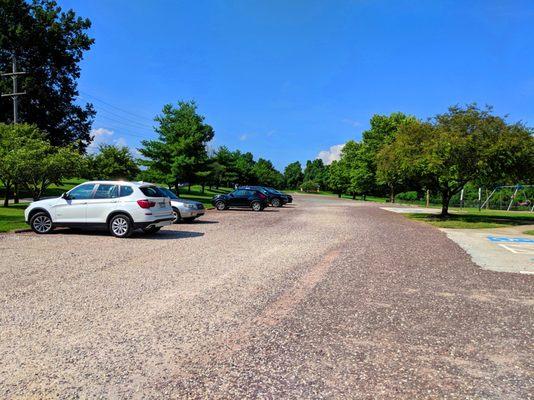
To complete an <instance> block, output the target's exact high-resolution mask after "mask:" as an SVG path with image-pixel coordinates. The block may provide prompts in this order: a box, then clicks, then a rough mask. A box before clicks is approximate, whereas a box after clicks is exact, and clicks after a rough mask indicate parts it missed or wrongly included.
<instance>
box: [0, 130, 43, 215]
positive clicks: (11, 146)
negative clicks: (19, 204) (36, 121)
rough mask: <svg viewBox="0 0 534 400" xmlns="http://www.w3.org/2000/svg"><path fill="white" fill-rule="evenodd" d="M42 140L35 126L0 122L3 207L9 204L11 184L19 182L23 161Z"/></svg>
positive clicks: (0, 170)
mask: <svg viewBox="0 0 534 400" xmlns="http://www.w3.org/2000/svg"><path fill="white" fill-rule="evenodd" d="M42 142H44V140H43V134H42V132H40V131H39V129H37V127H36V126H33V125H28V124H16V125H7V124H0V181H1V182H2V184H3V185H4V189H5V197H4V207H7V206H8V205H9V196H10V194H11V191H12V189H13V186H14V185H15V184H17V183H20V176H21V173H22V171H23V169H24V161H25V160H26V159H27V158H28V157H31V156H32V155H33V153H34V151H33V149H34V147H36V146H37V147H40V145H41V144H42Z"/></svg>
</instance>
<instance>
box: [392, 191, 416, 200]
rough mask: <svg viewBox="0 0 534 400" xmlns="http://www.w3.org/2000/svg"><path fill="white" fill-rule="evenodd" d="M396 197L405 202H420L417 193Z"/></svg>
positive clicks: (405, 193)
mask: <svg viewBox="0 0 534 400" xmlns="http://www.w3.org/2000/svg"><path fill="white" fill-rule="evenodd" d="M396 197H397V199H399V200H405V201H416V200H419V194H418V193H417V192H403V193H399V194H398V195H397V196H396Z"/></svg>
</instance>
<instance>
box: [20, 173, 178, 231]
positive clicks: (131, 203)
mask: <svg viewBox="0 0 534 400" xmlns="http://www.w3.org/2000/svg"><path fill="white" fill-rule="evenodd" d="M24 218H25V220H26V223H28V224H29V225H30V226H31V228H32V229H33V231H34V232H36V233H39V234H44V233H50V232H51V231H52V230H53V229H54V228H56V227H63V226H65V227H71V228H107V229H108V230H109V231H110V233H111V234H112V235H113V236H116V237H120V238H125V237H128V236H130V235H131V234H132V232H133V231H134V230H135V229H142V230H143V232H145V233H155V232H157V231H159V230H160V229H161V227H162V226H165V225H170V224H172V221H173V220H174V215H173V214H172V207H171V203H170V200H169V199H168V198H167V197H166V195H165V194H164V193H163V192H162V191H161V190H159V189H158V187H157V186H155V185H152V184H150V183H145V182H123V181H92V182H85V183H82V184H81V185H78V186H76V187H75V188H73V189H71V190H69V191H68V192H67V193H64V194H62V195H61V197H57V198H53V199H46V200H40V201H35V202H33V203H31V204H30V205H29V206H28V208H26V210H25V211H24Z"/></svg>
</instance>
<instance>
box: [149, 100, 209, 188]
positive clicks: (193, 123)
mask: <svg viewBox="0 0 534 400" xmlns="http://www.w3.org/2000/svg"><path fill="white" fill-rule="evenodd" d="M155 121H156V122H158V123H159V126H158V127H157V128H156V132H157V133H158V139H157V140H143V141H142V142H141V143H142V145H143V147H142V148H141V149H139V151H140V152H141V154H142V155H143V156H144V157H145V159H144V160H142V161H141V164H142V165H145V166H146V167H147V169H148V171H149V173H151V174H154V175H157V176H160V177H161V179H162V181H163V182H165V183H166V184H168V185H169V186H174V188H175V191H176V193H178V187H179V183H180V182H184V181H188V180H189V181H191V180H194V179H195V173H196V172H198V168H199V167H200V166H201V165H203V163H204V162H205V161H206V160H207V152H206V144H207V143H208V142H209V141H210V140H211V139H213V136H214V132H213V128H212V127H211V126H210V125H208V124H206V123H204V117H203V116H201V115H199V114H198V113H197V106H196V104H195V102H193V101H191V102H183V101H181V102H179V103H178V107H177V108H176V107H174V106H173V105H172V104H167V105H165V106H164V107H163V111H162V115H158V116H157V117H156V118H155Z"/></svg>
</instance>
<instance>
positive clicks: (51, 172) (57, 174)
mask: <svg viewBox="0 0 534 400" xmlns="http://www.w3.org/2000/svg"><path fill="white" fill-rule="evenodd" d="M26 154H27V157H25V159H24V162H23V165H24V167H23V168H24V169H23V172H22V174H21V180H22V183H23V185H24V186H25V187H26V188H27V189H28V190H29V192H30V193H31V196H32V198H33V199H34V200H39V199H40V198H41V196H42V195H43V193H44V192H45V190H46V189H47V188H48V187H49V186H50V185H52V184H56V185H58V186H59V185H61V180H62V179H64V178H68V177H72V176H77V175H78V174H79V172H80V170H79V169H80V167H81V166H82V165H83V160H82V156H81V155H80V154H79V152H78V151H77V149H75V148H74V147H72V146H68V147H57V146H52V145H50V144H49V143H48V142H46V141H42V144H41V145H40V146H35V148H34V151H33V152H31V153H30V152H28V153H26Z"/></svg>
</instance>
